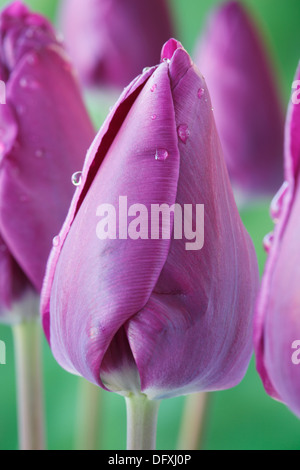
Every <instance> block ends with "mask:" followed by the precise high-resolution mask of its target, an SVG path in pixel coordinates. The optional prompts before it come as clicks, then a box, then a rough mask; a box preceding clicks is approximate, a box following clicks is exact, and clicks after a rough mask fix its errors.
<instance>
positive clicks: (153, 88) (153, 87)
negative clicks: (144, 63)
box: [150, 83, 157, 93]
mask: <svg viewBox="0 0 300 470" xmlns="http://www.w3.org/2000/svg"><path fill="white" fill-rule="evenodd" d="M156 88H157V84H156V83H155V84H154V85H153V86H152V87H151V88H150V91H151V93H154V92H155V90H156Z"/></svg>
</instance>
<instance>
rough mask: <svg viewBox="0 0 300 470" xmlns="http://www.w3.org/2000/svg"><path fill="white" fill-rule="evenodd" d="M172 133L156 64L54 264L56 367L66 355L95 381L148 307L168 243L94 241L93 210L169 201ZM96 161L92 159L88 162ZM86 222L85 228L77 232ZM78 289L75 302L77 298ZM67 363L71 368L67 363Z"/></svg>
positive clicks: (167, 93)
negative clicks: (160, 153)
mask: <svg viewBox="0 0 300 470" xmlns="http://www.w3.org/2000/svg"><path fill="white" fill-rule="evenodd" d="M156 82H157V83H158V84H159V85H158V86H157V88H156V90H155V94H154V93H152V92H151V88H152V87H153V85H154V84H156ZM145 109H146V110H149V111H150V110H153V111H155V112H156V113H157V115H159V116H160V118H159V119H158V120H157V121H155V122H152V121H151V112H150V113H149V112H145ZM160 120H161V122H163V123H164V129H163V132H162V129H161V124H160ZM175 129H176V126H175V120H174V109H173V101H172V96H171V90H170V86H169V77H168V67H167V66H164V67H163V66H162V67H161V68H159V69H158V70H157V71H156V72H155V78H153V77H152V78H151V79H150V80H149V81H148V82H147V83H146V85H145V86H144V87H143V89H142V90H141V91H140V93H139V95H138V97H137V99H136V101H135V102H134V104H133V105H132V106H131V108H130V111H129V113H128V115H127V116H126V118H125V119H124V122H123V123H122V126H121V128H120V129H119V131H118V134H117V137H116V138H115V139H114V141H113V143H112V145H111V146H110V148H109V150H108V152H107V154H106V156H105V160H104V161H103V163H102V165H101V167H100V169H99V171H98V173H97V175H96V176H95V178H94V180H93V183H92V186H91V188H90V190H89V192H88V193H87V195H86V196H85V199H84V201H83V202H82V204H81V206H80V209H79V211H78V213H77V216H76V217H75V219H74V221H73V224H72V226H71V228H70V231H69V232H68V235H67V238H66V240H65V243H64V246H63V248H62V251H61V254H60V257H59V260H58V265H57V267H56V273H55V277H54V283H53V287H52V296H51V309H53V311H54V312H55V315H53V316H52V317H51V323H50V341H51V348H52V351H53V352H54V355H55V357H56V359H57V360H58V362H60V363H61V364H62V363H63V364H64V362H65V361H66V359H65V358H66V357H71V358H72V366H73V367H74V368H75V369H76V370H77V371H79V372H80V373H81V374H82V375H84V376H85V377H88V378H89V379H90V380H92V381H95V382H97V383H99V382H100V364H101V360H102V357H103V355H104V353H105V352H106V350H107V348H108V346H109V344H110V342H111V341H112V339H113V336H114V335H115V334H116V333H117V331H118V330H119V328H121V326H122V325H123V324H124V323H125V322H126V321H127V320H128V319H129V318H130V317H132V316H133V315H134V314H135V313H136V312H138V311H139V310H141V309H142V308H143V307H144V306H145V304H146V303H147V302H148V300H149V297H150V295H151V293H152V290H153V288H154V286H155V283H156V281H157V279H158V277H159V275H160V272H161V270H162V267H163V265H164V263H165V261H166V258H167V254H168V250H169V245H170V241H169V240H166V241H163V242H162V241H161V240H153V241H151V243H149V240H105V241H100V240H99V239H98V238H97V236H96V227H97V223H98V222H99V219H97V217H96V211H97V207H98V206H99V204H104V203H106V204H113V205H114V207H117V206H118V204H119V196H122V195H123V196H127V198H128V206H130V205H132V204H134V203H136V202H138V201H139V200H141V201H143V204H145V205H146V206H147V207H148V208H149V209H150V204H153V203H157V204H161V203H167V204H174V203H175V199H176V189H177V181H178V174H179V153H178V148H177V145H176V144H177V138H176V133H175ZM106 138H108V135H106ZM162 148H165V149H166V151H167V152H168V154H169V156H168V159H167V161H166V162H163V163H162V162H159V161H157V160H156V159H155V155H156V151H157V149H162ZM97 158H99V157H98V156H97V154H96V155H95V164H97ZM88 225H90V226H91V228H90V230H88V231H86V230H84V227H85V226H88ZM80 247H81V248H80ZM83 247H88V250H87V249H82V248H83ZM75 257H76V266H77V267H78V268H77V269H75V270H74V266H73V263H72V262H71V263H70V261H71V260H74V259H75ZM68 260H69V261H68ZM68 266H69V268H68ZM116 266H118V269H117V270H116ZM64 286H65V287H64ZM65 289H67V290H68V298H67V299H64V291H65ZM79 289H80V293H81V295H80V300H79V298H78V295H77V294H76V292H78V291H79ZM91 299H94V300H93V302H92V303H90V302H91ZM96 299H97V300H96ZM66 301H67V303H68V304H69V307H68V308H67V309H66V307H65V302H66ZM88 305H90V306H89V307H88ZM99 311H100V312H101V315H98V313H99ZM68 312H72V314H71V315H69V314H68ZM82 314H84V324H85V328H84V329H82V321H83V317H82ZM79 336H80V340H78V339H79ZM79 345H80V347H78V346H79ZM87 358H88V360H87ZM66 366H67V367H68V368H70V367H71V364H69V360H67V362H66Z"/></svg>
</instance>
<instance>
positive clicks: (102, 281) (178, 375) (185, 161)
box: [42, 39, 258, 399]
mask: <svg viewBox="0 0 300 470" xmlns="http://www.w3.org/2000/svg"><path fill="white" fill-rule="evenodd" d="M203 205H204V220H203V219H202V215H203V212H202V209H203ZM158 207H160V210H161V212H162V213H164V214H160V216H159V217H157V209H158ZM172 210H173V212H172ZM195 213H196V218H195V217H194V215H195ZM150 219H151V220H150ZM192 222H193V224H192ZM203 223H204V225H203ZM202 230H204V235H205V236H204V240H203V238H202V237H201V231H202ZM180 232H181V233H180ZM192 232H193V233H192ZM172 234H173V235H172ZM198 236H199V237H198ZM203 241H204V245H203ZM257 284H258V268H257V260H256V255H255V252H254V248H253V245H252V242H251V240H250V237H249V236H248V234H247V233H246V231H245V228H244V227H243V225H242V222H241V219H240V217H239V214H238V211H237V208H236V205H235V202H234V198H233V194H232V190H231V186H230V183H229V179H228V174H227V170H226V166H225V163H224V160H223V156H222V152H221V148H220V143H219V139H218V135H217V132H216V128H215V122H214V116H213V112H212V109H211V102H210V97H209V93H208V89H207V86H206V84H205V81H204V78H203V77H202V75H201V74H200V73H199V72H198V71H197V69H196V67H195V66H194V64H193V63H192V61H191V59H190V57H189V55H188V54H187V52H186V51H185V50H184V49H183V48H182V46H181V44H180V43H178V42H177V41H175V40H174V39H173V40H170V41H168V42H167V44H166V45H165V46H164V48H163V51H162V61H161V64H160V65H159V66H155V67H152V68H150V69H149V70H147V71H144V72H143V74H142V75H140V76H138V77H137V78H136V79H135V80H134V81H133V82H132V83H131V84H130V85H129V86H128V87H127V88H126V89H125V90H124V92H123V94H122V95H121V97H120V99H119V101H118V102H117V103H116V105H115V107H114V108H113V110H112V111H111V113H110V115H109V116H108V118H107V120H106V121H105V123H104V125H103V127H102V128H101V130H100V132H99V133H98V135H97V137H96V139H95V140H94V142H93V144H92V146H91V148H90V150H89V152H88V154H87V159H86V162H85V165H84V170H83V175H82V184H81V186H80V187H79V188H78V189H77V192H76V193H75V196H74V198H73V201H72V204H71V208H70V211H69V214H68V216H67V219H66V221H65V224H64V227H63V229H62V231H61V233H60V244H59V246H57V247H55V248H53V250H52V253H51V256H50V260H49V264H48V269H47V275H46V278H45V284H44V288H43V294H42V315H43V324H44V329H45V333H46V336H47V338H48V341H49V342H50V345H51V348H52V351H53V354H54V356H55V358H56V360H57V361H58V362H59V364H60V365H61V366H62V367H64V368H65V369H66V370H68V371H70V372H73V373H75V374H80V375H82V376H84V377H85V378H86V379H88V380H89V381H91V382H93V383H96V384H98V385H100V386H102V387H103V388H105V389H108V390H111V391H115V392H118V393H120V394H125V395H128V394H130V393H139V392H143V393H144V394H146V395H147V396H148V397H149V398H150V399H160V398H166V397H172V396H176V395H180V394H186V393H192V392H196V391H199V390H219V389H224V388H229V387H232V386H234V385H236V384H237V383H238V382H239V381H240V380H241V378H242V377H243V375H244V373H245V371H246V368H247V366H248V362H249V359H250V356H251V350H252V339H251V332H252V312H253V305H254V300H255V294H256V290H257Z"/></svg>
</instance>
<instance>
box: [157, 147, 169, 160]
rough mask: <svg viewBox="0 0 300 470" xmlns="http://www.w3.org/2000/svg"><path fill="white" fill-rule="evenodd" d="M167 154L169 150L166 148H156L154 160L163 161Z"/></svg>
mask: <svg viewBox="0 0 300 470" xmlns="http://www.w3.org/2000/svg"><path fill="white" fill-rule="evenodd" d="M168 156H169V152H168V151H167V150H166V149H157V150H156V152H155V160H159V161H165V160H167V158H168Z"/></svg>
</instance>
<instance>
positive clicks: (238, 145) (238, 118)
mask: <svg viewBox="0 0 300 470" xmlns="http://www.w3.org/2000/svg"><path fill="white" fill-rule="evenodd" d="M269 62H270V61H269V57H268V54H267V51H266V50H265V48H264V44H263V40H262V38H261V37H260V34H259V31H258V30H257V28H256V25H255V23H254V22H253V21H252V18H251V17H250V16H249V14H248V13H247V11H246V10H245V9H244V7H243V5H242V4H241V3H240V2H236V1H230V2H227V3H225V4H224V5H222V6H221V7H219V8H218V9H217V10H216V11H215V12H214V14H213V15H212V16H211V18H210V21H209V23H208V26H207V29H206V31H205V34H204V35H203V36H202V37H201V38H200V40H199V44H198V49H197V52H196V63H197V65H198V66H199V68H200V70H202V72H203V74H204V76H205V79H206V82H207V85H208V87H209V90H210V93H211V97H212V103H213V107H214V113H215V119H216V124H217V129H218V132H219V135H220V140H221V144H222V148H223V151H224V157H225V161H226V163H227V167H228V171H229V175H230V178H231V181H232V184H233V185H234V187H235V188H236V189H237V191H238V192H240V193H244V195H245V196H246V197H248V196H264V195H266V196H269V195H270V194H274V192H275V191H277V189H278V188H279V187H280V186H281V184H282V182H283V152H282V149H283V129H284V113H283V108H282V104H281V97H280V93H279V91H278V89H277V84H276V80H275V78H276V73H275V71H274V70H272V67H271V64H270V63H269Z"/></svg>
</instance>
